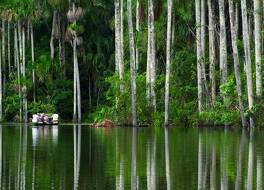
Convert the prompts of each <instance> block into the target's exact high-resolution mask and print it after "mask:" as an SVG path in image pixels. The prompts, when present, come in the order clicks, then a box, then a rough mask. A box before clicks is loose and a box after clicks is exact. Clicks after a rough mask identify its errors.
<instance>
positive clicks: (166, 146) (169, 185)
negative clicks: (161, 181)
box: [164, 127, 171, 190]
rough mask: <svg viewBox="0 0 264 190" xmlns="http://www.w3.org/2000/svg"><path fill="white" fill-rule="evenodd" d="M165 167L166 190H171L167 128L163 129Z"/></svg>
mask: <svg viewBox="0 0 264 190" xmlns="http://www.w3.org/2000/svg"><path fill="white" fill-rule="evenodd" d="M164 131H165V134H164V136H165V138H164V139H165V143H164V144H165V165H166V182H167V190H170V189H171V176H170V147H169V132H168V128H167V127H165V130H164Z"/></svg>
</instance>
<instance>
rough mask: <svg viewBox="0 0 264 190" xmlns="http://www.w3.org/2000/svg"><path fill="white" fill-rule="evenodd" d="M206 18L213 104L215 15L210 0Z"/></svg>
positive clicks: (214, 97) (214, 95) (209, 0)
mask: <svg viewBox="0 0 264 190" xmlns="http://www.w3.org/2000/svg"><path fill="white" fill-rule="evenodd" d="M208 14H209V15H208V19H209V59H210V83H211V98H212V105H213V107H214V106H215V101H216V80H215V65H216V52H215V15H214V7H213V4H212V0H208Z"/></svg>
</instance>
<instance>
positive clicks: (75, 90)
mask: <svg viewBox="0 0 264 190" xmlns="http://www.w3.org/2000/svg"><path fill="white" fill-rule="evenodd" d="M75 54H76V43H75V40H73V122H76V121H77V80H76V78H77V77H76V55H75Z"/></svg>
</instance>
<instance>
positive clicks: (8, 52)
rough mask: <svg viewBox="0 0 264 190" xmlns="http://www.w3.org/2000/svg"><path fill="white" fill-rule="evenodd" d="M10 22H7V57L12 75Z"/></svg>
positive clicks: (9, 71)
mask: <svg viewBox="0 0 264 190" xmlns="http://www.w3.org/2000/svg"><path fill="white" fill-rule="evenodd" d="M10 44H11V41H10V22H9V21H8V22H7V57H8V73H9V74H10V73H11V47H10Z"/></svg>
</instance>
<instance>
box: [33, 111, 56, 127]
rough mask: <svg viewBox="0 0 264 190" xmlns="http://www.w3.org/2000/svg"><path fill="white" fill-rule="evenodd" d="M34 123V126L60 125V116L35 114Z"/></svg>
mask: <svg viewBox="0 0 264 190" xmlns="http://www.w3.org/2000/svg"><path fill="white" fill-rule="evenodd" d="M32 123H33V124H34V125H58V124H59V115H58V114H52V115H51V116H49V115H48V114H44V113H38V114H34V115H33V118H32Z"/></svg>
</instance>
